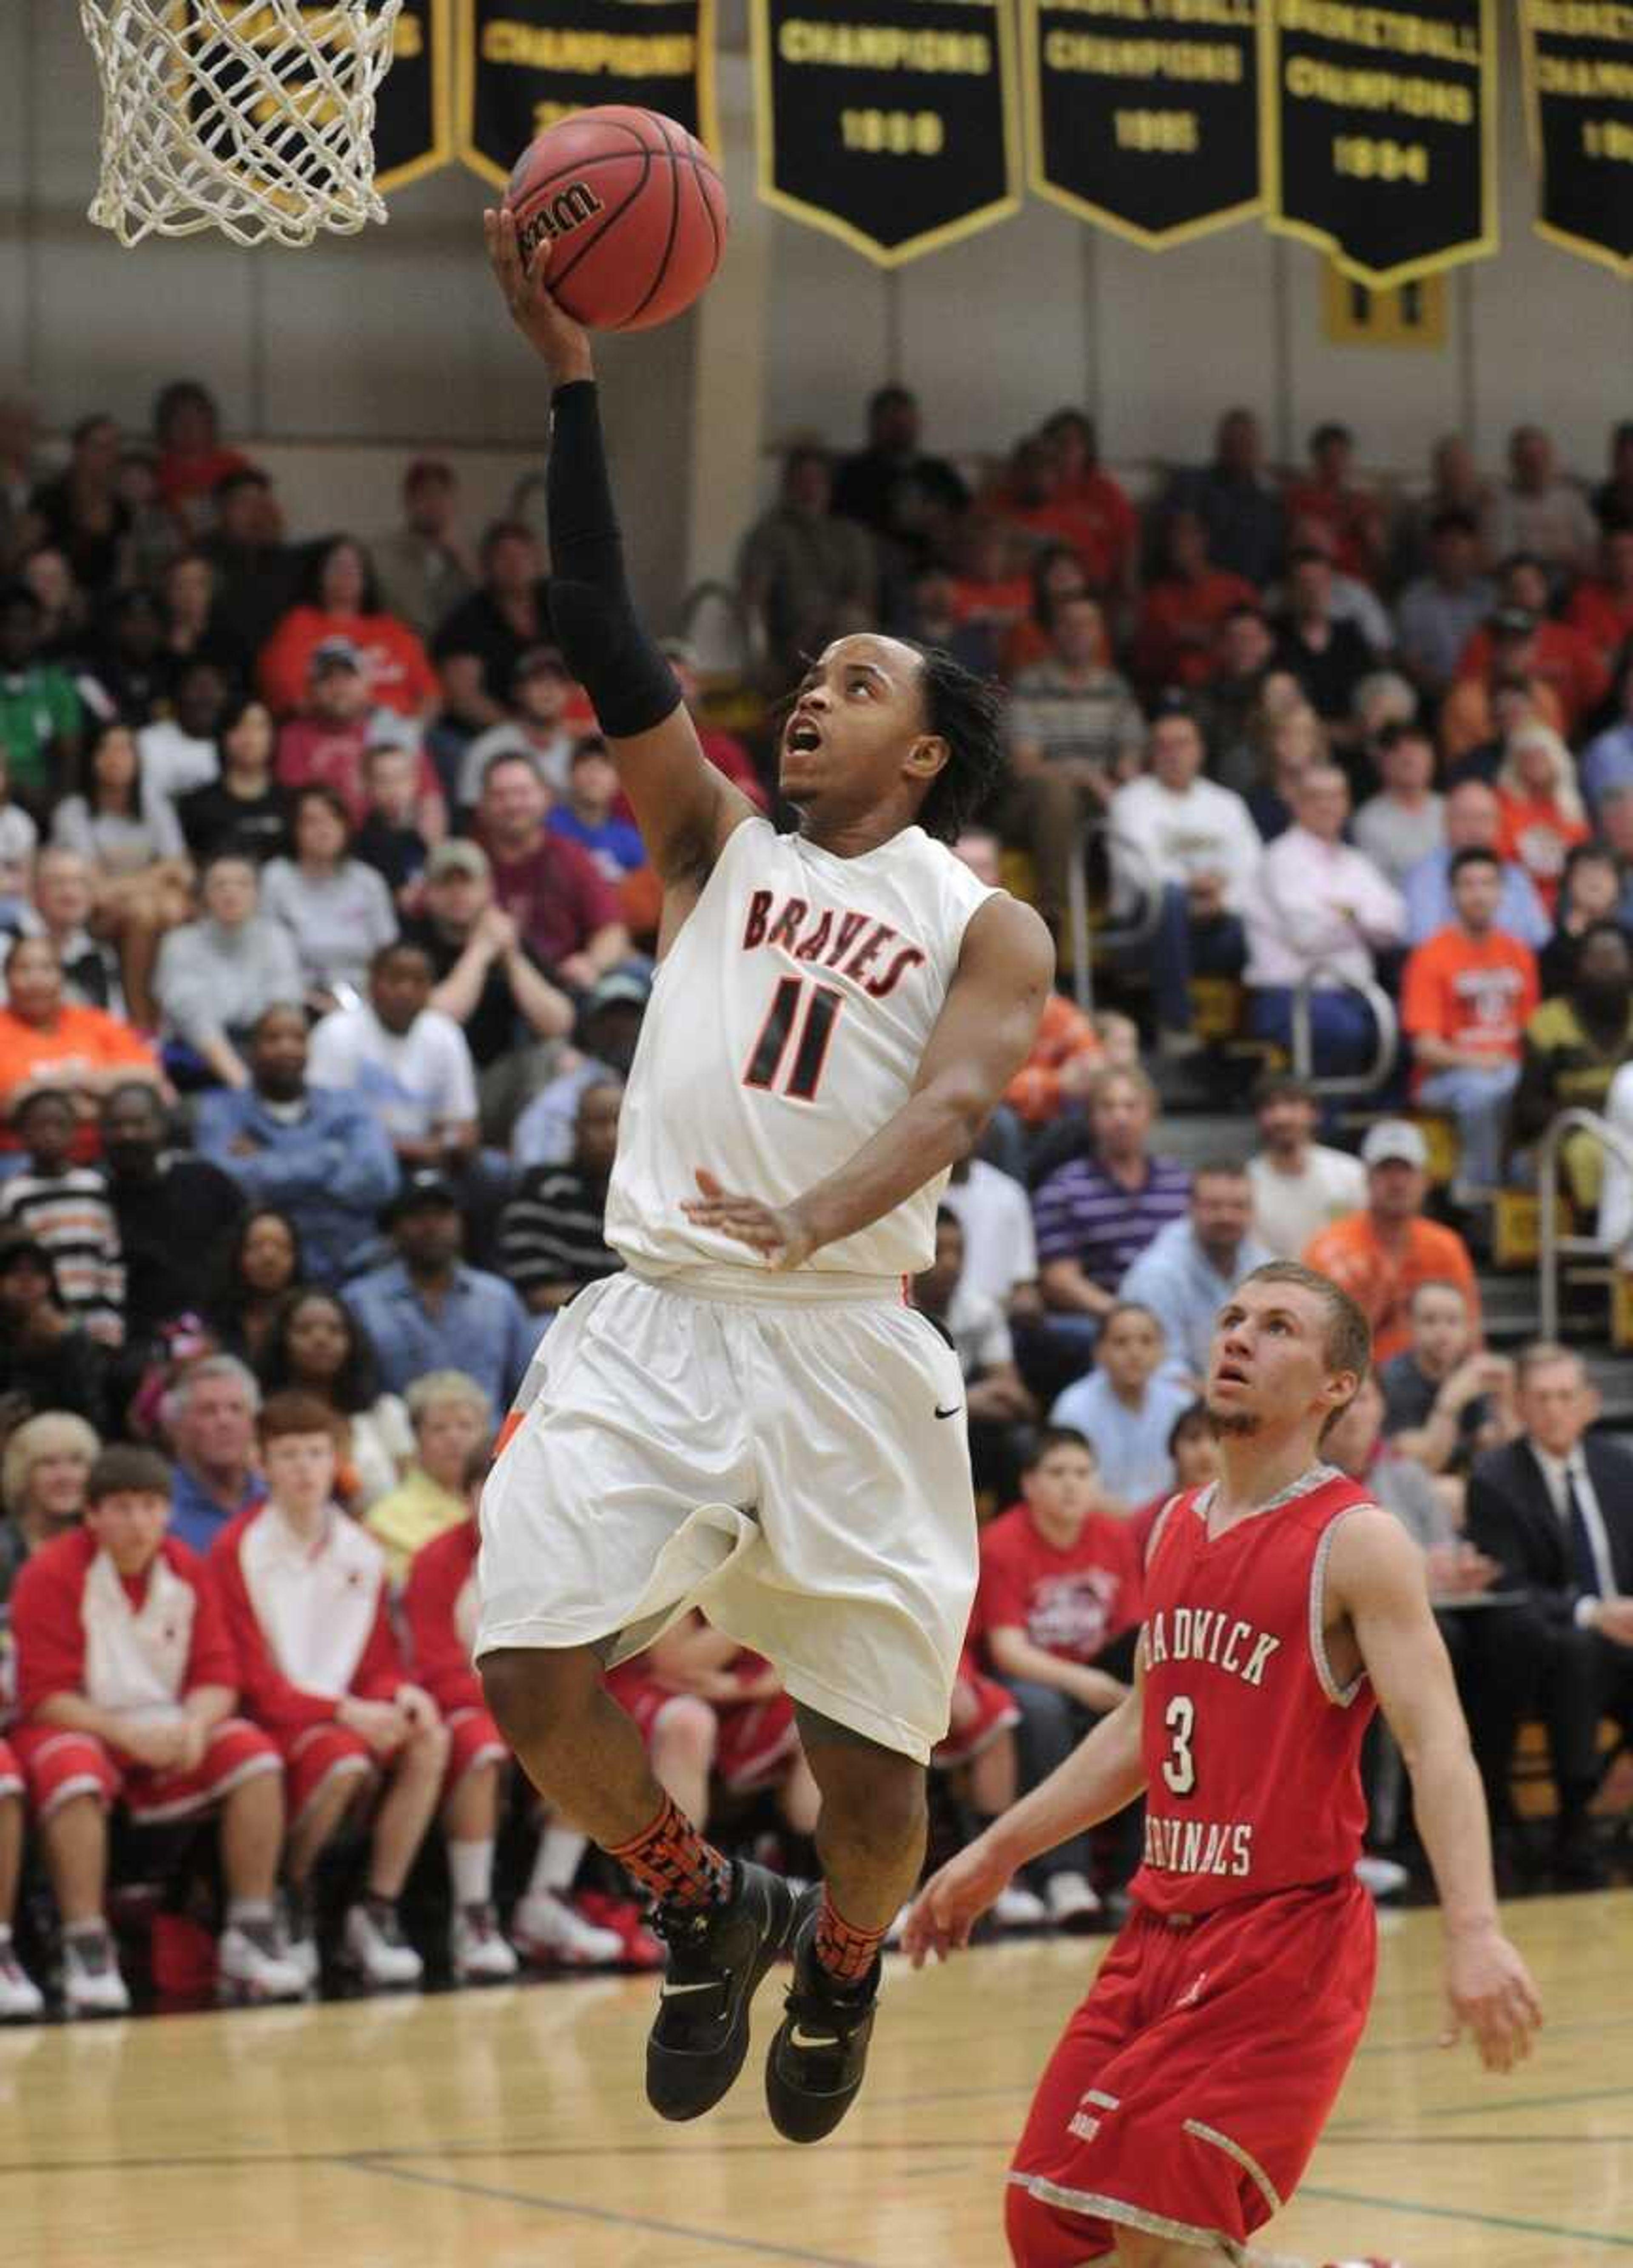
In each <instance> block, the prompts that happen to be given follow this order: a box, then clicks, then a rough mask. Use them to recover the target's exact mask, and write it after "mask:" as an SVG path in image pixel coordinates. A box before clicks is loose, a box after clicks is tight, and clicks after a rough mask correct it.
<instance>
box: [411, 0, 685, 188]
mask: <svg viewBox="0 0 1633 2268" xmlns="http://www.w3.org/2000/svg"><path fill="white" fill-rule="evenodd" d="M455 5H456V9H457V22H458V26H459V55H460V73H459V92H458V95H457V98H456V107H457V110H458V113H459V155H460V159H461V161H462V162H463V163H464V164H465V165H467V166H469V167H470V169H471V171H472V172H473V173H480V174H481V175H482V179H483V180H485V181H491V182H492V184H493V186H494V187H495V188H497V189H502V188H504V186H505V184H506V183H507V182H508V181H509V180H510V178H511V167H512V166H514V165H515V163H516V160H517V159H518V158H519V157H520V156H521V153H522V151H524V150H525V149H526V147H527V144H529V143H530V142H531V141H532V140H533V136H534V135H535V134H541V133H543V131H544V129H545V128H546V127H547V126H554V125H555V122H556V121H557V120H558V119H562V118H566V117H568V116H570V114H571V113H572V112H573V111H575V110H589V109H591V108H592V107H595V106H597V105H599V104H602V103H608V102H629V103H634V104H635V105H636V107H639V108H641V109H644V110H661V111H662V112H663V114H664V115H665V116H666V118H673V120H674V121H675V122H676V124H677V125H680V126H684V127H685V129H686V130H687V132H688V134H695V136H697V138H698V140H699V141H700V142H702V143H704V144H707V145H708V147H709V148H710V149H711V150H717V149H718V147H719V137H718V136H717V132H716V127H715V78H714V68H715V62H714V58H715V27H714V0H455Z"/></svg>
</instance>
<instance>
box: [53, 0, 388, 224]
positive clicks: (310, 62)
mask: <svg viewBox="0 0 1633 2268" xmlns="http://www.w3.org/2000/svg"><path fill="white" fill-rule="evenodd" d="M401 4H402V0H322V4H316V5H314V4H313V0H305V4H301V0H79V12H80V18H81V20H82V21H83V23H84V25H85V34H86V37H87V38H88V39H89V40H90V41H91V45H92V48H93V50H94V51H95V55H96V59H97V69H98V71H99V75H100V77H101V81H102V177H101V180H100V183H99V187H98V189H97V194H96V196H95V199H94V200H93V202H92V206H91V218H92V220H93V221H95V222H96V223H97V224H98V225H99V226H100V227H102V228H109V229H112V230H113V232H114V235H115V236H117V237H118V239H119V240H120V242H121V244H123V245H134V244H139V243H140V242H141V240H142V239H143V237H144V236H150V235H157V236H192V235H194V234H195V233H196V232H198V231H199V230H201V229H206V228H217V229H220V230H221V231H222V232H224V234H225V235H227V236H230V237H231V238H232V239H233V241H234V242H235V243H238V244H260V243H263V242H265V241H266V240H267V239H273V240H274V241H276V242H277V243H279V244H288V245H303V244H310V243H311V242H312V239H313V237H314V236H315V235H316V234H317V232H318V231H319V230H320V229H330V230H333V231H335V232H337V233H339V234H341V235H349V234H350V233H352V232H354V231H356V230H357V229H360V228H361V227H362V226H363V225H364V223H365V222H366V221H371V220H384V219H385V217H386V207H385V204H384V203H383V202H382V200H381V198H380V195H379V192H378V190H377V189H376V188H375V187H374V156H373V148H372V136H373V132H374V95H375V90H376V88H377V87H378V86H379V83H380V80H381V79H382V78H383V77H384V76H385V74H386V69H387V67H388V65H389V64H390V62H391V53H392V31H393V26H394V23H395V21H396V17H397V11H398V10H399V8H400V7H401Z"/></svg>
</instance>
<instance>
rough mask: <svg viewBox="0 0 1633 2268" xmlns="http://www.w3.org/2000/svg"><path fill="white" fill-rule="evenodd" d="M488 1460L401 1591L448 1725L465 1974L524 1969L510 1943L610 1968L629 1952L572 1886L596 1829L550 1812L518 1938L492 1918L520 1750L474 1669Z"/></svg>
mask: <svg viewBox="0 0 1633 2268" xmlns="http://www.w3.org/2000/svg"><path fill="white" fill-rule="evenodd" d="M490 1462H491V1459H490V1456H489V1451H488V1450H487V1448H486V1447H483V1448H481V1449H478V1450H475V1451H474V1452H473V1453H472V1454H471V1456H470V1458H469V1460H468V1461H467V1465H466V1469H465V1495H466V1504H467V1510H468V1517H467V1518H466V1519H465V1520H462V1521H459V1522H458V1523H457V1525H455V1526H454V1527H452V1528H445V1529H444V1531H443V1533H442V1534H441V1535H436V1536H433V1537H432V1538H431V1540H430V1542H429V1543H423V1544H422V1545H421V1547H420V1549H419V1550H417V1551H416V1553H415V1555H414V1558H413V1561H412V1563H411V1564H410V1566H409V1569H408V1587H407V1588H406V1589H405V1591H404V1593H403V1598H402V1612H403V1619H404V1621H405V1623H406V1624H407V1627H408V1650H409V1653H410V1654H411V1655H412V1657H413V1661H414V1668H415V1670H416V1674H417V1675H418V1677H419V1679H420V1682H421V1683H422V1684H423V1686H424V1688H425V1690H426V1691H427V1692H428V1693H429V1694H430V1697H431V1698H432V1700H433V1701H435V1702H436V1704H437V1706H438V1708H439V1709H440V1710H441V1711H442V1712H443V1719H444V1721H445V1724H446V1725H447V1727H448V1771H447V1778H446V1779H445V1783H444V1789H443V1803H442V1828H443V1833H444V1834H445V1837H447V1845H448V1872H449V1874H450V1875H451V1876H452V1883H453V1904H454V1917H453V1930H452V1954H453V1964H454V1971H455V1974H456V1975H458V1976H460V1977H461V1979H462V1981H467V1982H469V1981H478V1980H482V1979H486V1978H488V1977H504V1976H510V1975H514V1973H515V1969H516V1961H515V1955H514V1954H512V1952H511V1945H514V1947H515V1948H516V1951H517V1952H519V1953H522V1954H524V1955H526V1957H527V1958H528V1959H529V1960H535V1961H544V1962H553V1963H555V1964H556V1965H557V1966H559V1967H562V1968H566V1969H606V1968H608V1967H611V1966H612V1965H614V1963H616V1962H620V1961H622V1958H623V1952H624V1947H623V1940H622V1938H621V1937H620V1936H619V1935H618V1934H617V1933H615V1932H614V1931H612V1930H607V1929H600V1928H598V1927H596V1926H595V1925H594V1924H593V1923H592V1922H590V1921H589V1920H587V1919H586V1918H585V1916H584V1915H583V1914H582V1913H580V1912H579V1911H578V1909H577V1907H576V1906H575V1905H574V1904H572V1902H571V1900H570V1896H569V1895H568V1894H569V1892H570V1890H571V1889H572V1884H573V1877H574V1875H575V1874H577V1871H578V1865H579V1861H580V1860H581V1859H582V1858H583V1857H584V1853H585V1847H586V1843H587V1838H586V1837H585V1836H583V1835H581V1834H580V1833H579V1832H578V1831H577V1829H576V1828H572V1827H569V1826H567V1825H566V1824H565V1823H563V1822H562V1821H560V1820H553V1819H549V1818H547V1819H546V1821H545V1823H544V1830H543V1832H542V1834H541V1836H540V1838H539V1847H538V1851H537V1852H536V1853H535V1856H534V1859H533V1874H532V1876H531V1878H530V1880H529V1881H528V1884H527V1888H526V1889H525V1890H524V1891H523V1893H522V1895H521V1896H520V1897H519V1899H518V1901H517V1904H516V1910H515V1911H514V1912H513V1913H512V1915H511V1926H510V1940H511V1941H510V1943H507V1942H506V1941H505V1940H504V1938H503V1937H501V1936H500V1935H499V1933H498V1925H497V1921H496V1920H495V1918H494V1911H493V1852H494V1842H495V1838H496V1837H497V1833H498V1826H499V1801H500V1796H501V1793H502V1791H503V1787H504V1772H505V1771H506V1769H507V1767H508V1766H509V1764H510V1750H509V1749H508V1748H507V1747H506V1746H505V1744H504V1740H503V1739H502V1738H501V1736H500V1733H499V1728H498V1727H497V1725H496V1724H495V1723H494V1721H493V1719H492V1718H491V1717H490V1716H489V1713H488V1706H487V1704H486V1702H485V1701H484V1699H483V1697H482V1681H481V1680H480V1678H478V1676H477V1675H476V1672H475V1671H474V1669H473V1668H471V1642H472V1640H473V1639H474V1637H475V1635H476V1554H477V1551H478V1550H479V1549H480V1548H481V1543H482V1537H481V1535H480V1532H479V1531H478V1528H477V1526H476V1504H477V1499H479V1497H480V1496H481V1494H482V1483H483V1481H484V1480H486V1478H487V1476H488V1468H489V1463H490ZM473 1963H475V1965H473Z"/></svg>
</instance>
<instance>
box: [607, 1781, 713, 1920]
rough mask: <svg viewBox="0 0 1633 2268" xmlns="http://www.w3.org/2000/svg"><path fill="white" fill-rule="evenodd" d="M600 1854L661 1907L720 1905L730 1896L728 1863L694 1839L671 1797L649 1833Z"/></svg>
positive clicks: (646, 1830) (697, 1837)
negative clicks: (657, 1899) (627, 1874)
mask: <svg viewBox="0 0 1633 2268" xmlns="http://www.w3.org/2000/svg"><path fill="white" fill-rule="evenodd" d="M603 1848H604V1849H605V1850H606V1852H607V1857H608V1858H609V1859H617V1861H618V1863H619V1865H620V1866H621V1867H623V1868H625V1869H626V1871H627V1872H628V1873H629V1874H633V1875H634V1877H635V1879H636V1881H637V1882H639V1883H640V1885H641V1887H642V1889H644V1890H650V1891H651V1894H652V1896H654V1897H655V1898H659V1899H661V1900H662V1901H663V1902H664V1904H666V1905H673V1906H716V1905H724V1904H725V1902H726V1900H727V1899H728V1898H729V1897H730V1896H731V1895H732V1861H731V1860H730V1859H727V1858H725V1857H724V1856H723V1855H722V1853H721V1852H718V1851H717V1850H716V1849H715V1846H714V1845H713V1844H712V1843H710V1842H708V1841H706V1840H705V1839H704V1837H702V1835H700V1834H699V1833H698V1831H697V1830H696V1828H695V1827H694V1826H693V1824H692V1823H691V1821H690V1820H689V1819H688V1817H687V1815H686V1814H685V1812H683V1811H682V1810H681V1808H680V1805H679V1804H678V1803H677V1802H676V1801H675V1800H674V1798H673V1796H671V1795H666V1797H665V1798H664V1801H663V1808H662V1809H661V1810H660V1811H659V1813H658V1816H657V1818H656V1819H654V1820H653V1822H652V1823H651V1826H650V1827H646V1828H644V1829H643V1830H642V1831H641V1833H640V1834H639V1835H635V1836H631V1837H630V1839H629V1842H627V1843H609V1844H606V1845H603Z"/></svg>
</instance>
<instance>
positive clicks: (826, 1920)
mask: <svg viewBox="0 0 1633 2268" xmlns="http://www.w3.org/2000/svg"><path fill="white" fill-rule="evenodd" d="M884 1941H885V1933H884V1931H883V1930H882V1929H857V1928H855V1927H854V1926H852V1925H851V1924H850V1922H848V1921H847V1920H846V1919H845V1918H844V1917H843V1915H842V1914H841V1913H840V1911H838V1909H837V1907H836V1906H835V1904H834V1899H833V1894H832V1892H831V1891H830V1890H829V1889H828V1888H827V1886H826V1885H824V1887H823V1891H822V1910H821V1911H820V1913H819V1914H818V1916H817V1926H816V1948H815V1950H816V1957H817V1962H818V1964H819V1965H820V1967H821V1968H822V1969H824V1970H826V1971H827V1973H828V1976H829V1977H832V1978H833V1980H834V1982H835V1985H860V1984H863V1983H864V1981H865V1980H866V1977H867V1976H868V1972H869V1971H870V1970H872V1966H873V1962H874V1959H875V1956H876V1955H877V1954H878V1952H879V1947H880V1946H881V1945H882V1944H883V1943H884Z"/></svg>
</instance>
